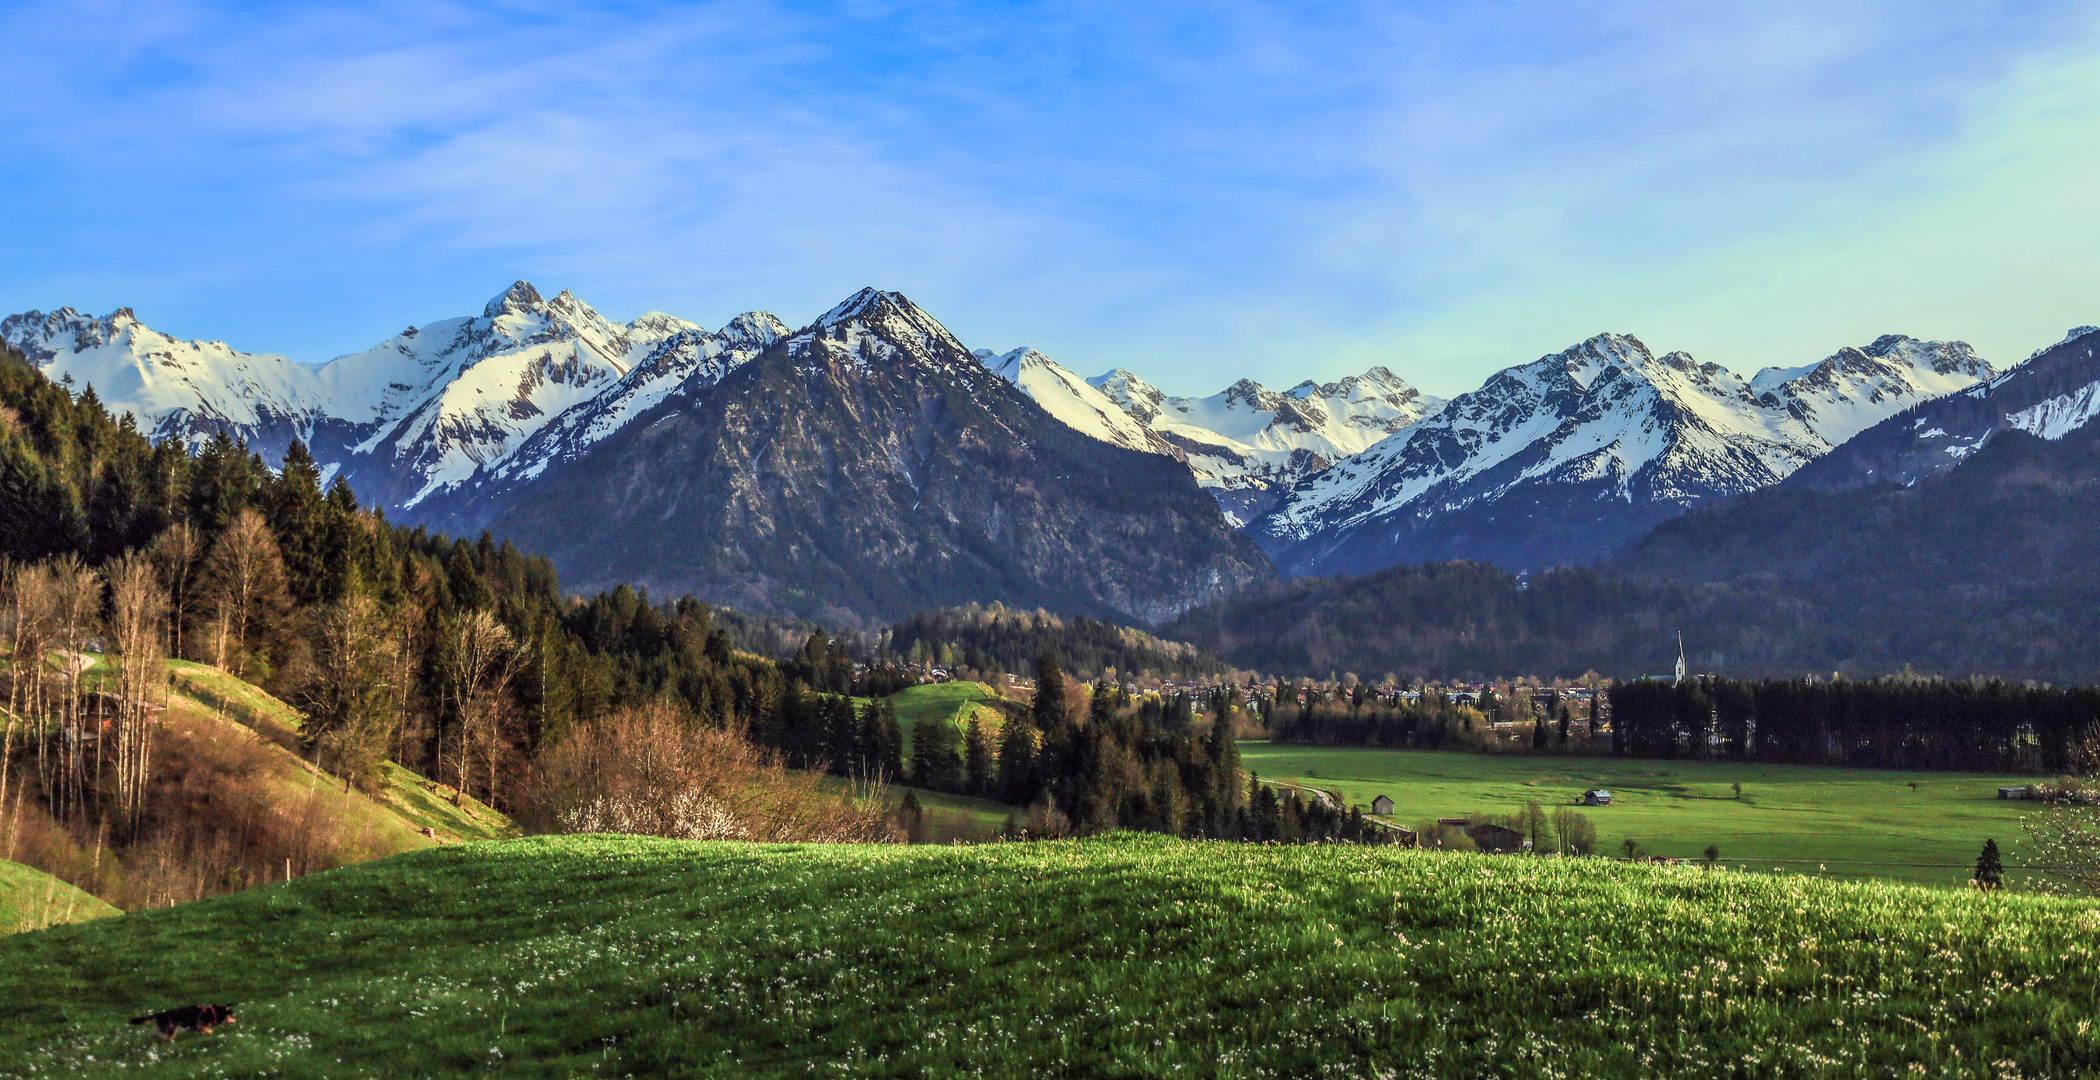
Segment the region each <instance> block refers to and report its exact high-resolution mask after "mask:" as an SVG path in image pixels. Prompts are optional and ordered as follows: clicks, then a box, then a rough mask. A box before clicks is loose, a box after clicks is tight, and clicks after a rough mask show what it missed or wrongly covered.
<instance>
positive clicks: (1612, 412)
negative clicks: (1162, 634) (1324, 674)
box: [1252, 334, 1991, 576]
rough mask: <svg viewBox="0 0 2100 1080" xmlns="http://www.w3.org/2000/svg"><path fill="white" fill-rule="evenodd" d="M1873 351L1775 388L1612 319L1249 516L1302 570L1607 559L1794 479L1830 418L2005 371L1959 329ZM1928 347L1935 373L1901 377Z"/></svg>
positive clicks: (1287, 566)
mask: <svg viewBox="0 0 2100 1080" xmlns="http://www.w3.org/2000/svg"><path fill="white" fill-rule="evenodd" d="M1869 349H1870V350H1873V351H1871V352H1870V351H1867V350H1853V351H1852V352H1851V353H1845V352H1841V353H1839V354H1837V355H1835V356H1833V357H1831V358H1827V359H1826V360H1824V361H1822V362H1819V363H1818V364H1815V365H1809V366H1807V367H1805V368H1802V369H1797V370H1795V371H1791V372H1787V371H1780V372H1778V374H1781V375H1784V376H1786V377H1785V378H1774V377H1773V375H1774V373H1775V369H1767V370H1766V371H1765V372H1761V373H1760V376H1759V377H1760V378H1764V379H1765V380H1766V385H1765V389H1764V392H1763V393H1761V394H1760V393H1755V392H1753V385H1752V383H1751V382H1750V381H1747V380H1744V379H1743V378H1742V377H1741V376H1739V375H1737V374H1735V373H1734V372H1732V371H1730V370H1728V369H1727V368H1724V367H1722V366H1720V365H1718V364H1714V363H1711V362H1702V361H1699V360H1696V359H1694V358H1693V357H1691V356H1690V355H1688V354H1686V353H1682V352H1672V353H1665V354H1662V355H1660V356H1657V355H1654V354H1653V353H1651V352H1650V351H1649V349H1648V347H1647V346H1646V345H1645V344H1644V343H1642V342H1641V341H1640V339H1638V338H1636V337H1633V336H1632V335H1628V334H1599V335H1597V336H1594V337H1592V338H1590V339H1588V340H1586V341H1584V342H1582V343H1580V344H1578V345H1576V346H1573V347H1571V348H1569V349H1565V350H1562V351H1561V352H1559V353H1554V354H1550V355H1548V356H1544V357H1541V358H1540V359H1538V360H1536V361H1533V362H1532V363H1530V364H1524V365H1518V366H1516V367H1511V368H1505V369H1503V370H1502V371H1500V372H1497V373H1496V374H1495V375H1493V376H1491V377H1490V378H1489V379H1488V380H1487V381H1486V382H1485V383H1483V384H1482V386H1481V388H1480V389H1479V390H1475V391H1472V392H1469V393H1466V394H1461V395H1459V396H1458V397H1455V398H1453V399H1451V401H1450V402H1448V403H1446V404H1445V405H1444V407H1443V408H1442V409H1440V410H1439V411H1438V412H1437V413H1436V414H1435V415H1433V416H1430V417H1428V418H1425V419H1423V420H1422V421H1419V422H1417V423H1416V424H1414V425H1412V426H1411V427H1409V428H1408V429H1407V430H1405V431H1403V432H1401V433H1399V434H1396V435H1395V436H1393V437H1392V438H1391V439H1388V440H1386V441H1383V442H1380V443H1378V444H1376V445H1374V446H1372V447H1371V448H1370V449H1368V450H1366V451H1364V452H1363V453H1362V454H1359V455H1357V456H1356V457H1354V458H1351V459H1348V460H1346V461H1344V462H1341V463H1338V464H1337V465H1336V466H1335V467H1333V468H1331V469H1328V470H1325V471H1323V472H1320V473H1318V474H1316V475H1314V476H1311V477H1309V478H1307V479H1306V480H1304V481H1302V482H1301V483H1300V484H1299V485H1298V486H1297V487H1295V488H1293V489H1292V490H1291V491H1290V493H1289V494H1288V495H1287V496H1285V498H1284V499H1283V500H1282V501H1281V502H1280V503H1279V504H1278V505H1277V506H1276V507H1275V508H1274V509H1273V510H1271V511H1270V512H1269V513H1268V514H1267V515H1266V516H1265V517H1263V518H1262V519H1261V520H1260V521H1258V522H1256V523H1255V524H1254V525H1253V527H1252V531H1253V532H1254V534H1255V535H1256V537H1257V540H1258V541H1259V542H1260V543H1261V544H1262V547H1263V550H1264V551H1266V552H1267V553H1268V554H1269V555H1270V557H1271V558H1272V559H1273V560H1275V561H1276V563H1277V565H1278V568H1279V569H1281V570H1283V571H1284V572H1285V573H1286V574H1287V575H1292V576H1297V575H1306V574H1331V573H1364V572H1368V571H1371V570H1377V569H1381V568H1383V567H1387V566H1396V565H1403V564H1409V563H1423V562H1436V561H1442V560H1445V559H1451V558H1471V559H1479V560H1483V561H1487V562H1493V563H1495V564H1497V565H1501V566H1505V567H1507V568H1509V569H1516V570H1521V569H1542V568H1544V567H1547V566H1552V565H1555V564H1559V563H1580V562H1589V561H1595V560H1597V559H1600V558H1603V557H1605V556H1607V555H1610V554H1612V553H1613V552H1615V551H1616V550H1618V549H1619V548H1620V547H1622V546H1623V545H1625V544H1627V543H1629V542H1631V541H1632V540H1634V539H1635V538H1637V537H1638V536H1639V535H1640V534H1641V533H1643V532H1645V531H1646V529H1648V528H1649V527H1652V526H1653V525H1655V524H1657V523H1658V522H1660V521H1663V520H1666V519H1668V518H1669V517H1672V516H1675V515H1676V514H1678V513H1680V512H1682V510H1683V509H1684V508H1685V507H1687V506H1690V505H1693V504H1695V503H1698V502H1701V501H1704V500H1706V499H1710V498H1715V497H1720V496H1727V495H1733V494H1740V493H1742V492H1746V491H1750V490H1755V489H1757V488H1761V487H1766V486H1769V485H1771V484H1775V483H1778V482H1779V481H1781V480H1783V479H1785V478H1786V477H1787V476H1789V475H1791V474H1792V473H1793V472H1794V471H1795V470H1797V469H1799V468H1800V467H1801V466H1803V465H1805V464H1806V463H1807V462H1809V461H1811V460H1813V459H1814V458H1816V457H1818V456H1821V455H1822V454H1824V453H1827V452H1828V451H1829V449H1830V443H1829V442H1828V441H1826V440H1825V439H1824V438H1823V437H1822V435H1820V434H1819V433H1818V430H1817V429H1818V427H1819V426H1820V427H1822V428H1823V429H1824V430H1829V431H1831V432H1832V433H1833V434H1836V433H1839V432H1843V431H1845V430H1846V429H1847V428H1849V427H1853V426H1856V425H1858V424H1859V423H1861V422H1862V416H1863V415H1872V414H1873V413H1875V412H1876V411H1880V412H1882V413H1884V414H1886V413H1887V412H1892V411H1895V410H1896V409H1897V408H1898V406H1900V404H1902V403H1903V402H1904V401H1907V400H1915V399H1918V398H1921V397H1924V396H1927V395H1931V394H1933V393H1935V392H1936V391H1939V390H1941V389H1943V388H1944V387H1945V386H1947V385H1950V384H1960V383H1962V381H1963V380H1964V379H1968V380H1970V382H1971V383H1973V381H1974V380H1976V379H1979V378H1985V377H1988V376H1989V374H1990V373H1991V369H1990V367H1989V365H1988V364H1986V363H1984V362H1983V361H1982V360H1980V359H1978V358H1976V357H1975V356H1974V354H1973V351H1971V350H1969V348H1968V346H1966V345H1963V344H1961V343H1958V342H1955V343H1942V342H1917V341H1915V340H1914V339H1910V338H1905V337H1901V336H1898V335H1889V336H1885V337H1883V338H1881V339H1878V340H1877V342H1876V343H1875V344H1874V345H1872V346H1870V347H1869ZM1891 357H1894V358H1895V359H1890V358H1891ZM1928 358H1929V360H1930V362H1931V364H1932V368H1931V371H1932V377H1931V378H1926V377H1923V376H1919V377H1917V378H1916V379H1915V380H1913V379H1910V378H1906V377H1904V376H1905V375H1906V374H1907V373H1909V372H1913V371H1914V370H1915V368H1916V366H1917V365H1918V364H1919V363H1920V362H1921V361H1922V360H1925V359H1928ZM1941 368H1945V370H1944V371H1943V370H1941ZM1848 387H1851V388H1864V389H1865V391H1866V393H1864V394H1861V395H1860V396H1859V397H1857V398H1855V397H1853V396H1852V395H1851V394H1850V393H1848V392H1847V389H1846V388H1848ZM1819 405H1820V409H1819V407H1818V406H1819ZM1839 406H1844V407H1843V408H1840V407H1839Z"/></svg>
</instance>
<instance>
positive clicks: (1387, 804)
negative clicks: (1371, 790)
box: [1371, 795, 1393, 817]
mask: <svg viewBox="0 0 2100 1080" xmlns="http://www.w3.org/2000/svg"><path fill="white" fill-rule="evenodd" d="M1371 812H1372V813H1373V814H1376V815H1378V816H1379V817H1391V816H1392V814H1393V800H1391V799H1389V798H1387V797H1386V796H1384V795H1380V796H1379V797H1377V798H1375V799H1372V800H1371Z"/></svg>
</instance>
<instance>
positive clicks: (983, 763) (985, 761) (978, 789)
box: [963, 716, 992, 795]
mask: <svg viewBox="0 0 2100 1080" xmlns="http://www.w3.org/2000/svg"><path fill="white" fill-rule="evenodd" d="M991 785H992V741H991V739H990V738H989V737H988V736H986V735H985V733H984V725H983V724H981V723H979V722H978V720H977V718H976V717H975V716H972V717H970V726H969V728H968V729H967V730H965V731H964V732H963V790H964V791H966V792H968V793H969V794H971V795H982V794H984V793H985V792H986V791H988V790H990V788H991Z"/></svg>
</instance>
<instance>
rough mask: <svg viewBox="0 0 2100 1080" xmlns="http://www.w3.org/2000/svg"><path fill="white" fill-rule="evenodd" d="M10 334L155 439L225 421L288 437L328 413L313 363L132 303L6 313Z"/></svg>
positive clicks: (242, 432)
mask: <svg viewBox="0 0 2100 1080" xmlns="http://www.w3.org/2000/svg"><path fill="white" fill-rule="evenodd" d="M0 341H5V342H6V343H7V344H8V345H9V346H11V347H13V348H14V349H16V350H17V351H19V352H21V353H22V355H23V356H24V357H25V358H26V359H27V360H28V361H29V362H30V363H31V364H32V365H34V366H35V367H36V368H37V370H39V371H41V372H43V373H44V375H45V376H46V377H47V378H49V379H51V380H52V381H53V382H63V381H65V380H67V379H69V378H70V379H71V380H72V382H73V384H74V385H76V386H78V387H80V388H82V389H85V388H87V387H90V386H91V387H93V388H94V389H95V393H96V395H97V396H98V397H100V398H101V399H102V403H103V404H104V405H105V406H106V407H107V408H108V409H109V410H110V412H111V413H112V414H118V415H121V414H123V413H127V412H128V413H131V414H132V415H133V416H134V417H136V418H137V419H138V421H139V424H140V426H141V428H143V429H144V430H146V431H148V432H150V433H151V434H152V435H153V436H154V437H155V438H179V439H182V440H184V441H185V442H187V443H188V444H190V445H192V446H195V445H198V444H201V443H202V442H203V441H204V440H205V439H208V438H209V437H210V436H211V435H212V434H213V433H215V432H218V431H221V430H224V431H227V432H228V433H230V434H232V435H234V436H235V437H237V438H242V439H255V438H258V437H262V436H264V435H265V434H266V433H274V434H276V435H277V436H278V437H287V433H289V432H294V431H303V430H305V429H306V428H308V427H310V426H311V425H312V423H313V422H314V420H315V419H316V418H317V417H319V416H320V415H321V414H322V412H323V410H324V408H325V405H326V402H327V394H326V393H325V391H324V390H323V388H322V387H320V386H319V385H318V384H317V382H316V380H315V378H314V374H313V371H312V370H311V369H310V368H306V367H303V366H301V365H299V364H295V363H293V362H292V361H291V360H289V359H287V358H285V357H283V356H279V355H276V354H274V353H244V352H240V351H238V350H236V349H234V348H232V347H231V346H229V345H227V344H226V343H225V342H223V341H180V340H177V339H175V338H172V337H169V336H168V335H166V334H163V333H161V332H159V331H157V330H155V329H153V328H152V327H150V326H147V325H146V324H145V323H142V322H140V321H139V320H138V317H137V315H136V314H134V313H133V311H132V310H131V309H130V308H118V309H117V310H115V311H113V312H111V313H110V314H108V315H106V316H104V317H102V318H99V319H98V318H95V317H93V316H88V315H83V314H81V313H80V312H78V311H75V310H74V309H72V308H70V307H64V308H60V309H58V310H57V311H54V312H51V313H50V314H48V315H47V314H45V313H43V312H40V311H29V312H24V313H22V314H20V315H12V316H9V317H8V318H7V319H5V320H0Z"/></svg>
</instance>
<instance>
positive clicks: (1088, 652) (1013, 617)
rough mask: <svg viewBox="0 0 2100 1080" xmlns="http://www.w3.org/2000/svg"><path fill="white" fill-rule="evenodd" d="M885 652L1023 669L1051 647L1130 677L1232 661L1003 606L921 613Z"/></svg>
mask: <svg viewBox="0 0 2100 1080" xmlns="http://www.w3.org/2000/svg"><path fill="white" fill-rule="evenodd" d="M886 648H887V650H888V651H889V652H890V653H891V654H893V655H895V656H897V657H899V658H902V659H904V660H906V661H908V662H910V663H913V664H920V665H925V664H935V665H940V666H943V667H950V668H970V669H973V670H976V671H981V672H993V673H1006V672H1012V673H1016V674H1019V673H1024V672H1027V671H1029V670H1030V668H1031V667H1032V665H1034V663H1035V661H1036V659H1037V658H1038V657H1041V656H1042V655H1043V654H1045V653H1048V654H1049V655H1051V656H1052V657H1054V658H1055V659H1056V660H1057V661H1058V663H1059V665H1060V666H1061V668H1062V669H1063V670H1065V671H1068V672H1072V673H1074V674H1076V675H1077V676H1078V677H1080V678H1083V679H1095V678H1101V677H1104V676H1106V675H1107V674H1108V673H1110V672H1114V673H1116V674H1118V675H1119V676H1121V677H1122V678H1125V679H1133V678H1137V677H1139V676H1141V675H1144V674H1147V673H1149V674H1150V675H1151V676H1152V677H1155V678H1163V679H1164V678H1181V679H1194V678H1198V677H1201V676H1215V675H1224V674H1226V673H1227V672H1229V671H1230V670H1231V665H1230V664H1228V663H1226V661H1225V660H1224V659H1222V658H1221V657H1218V656H1215V655H1212V654H1210V653H1207V652H1204V651H1203V650H1201V649H1198V648H1196V647H1194V646H1192V645H1187V644H1184V643H1182V642H1178V641H1167V640H1164V639H1162V638H1158V637H1155V636H1153V635H1151V634H1148V633H1146V632H1145V631H1143V630H1135V629H1132V628H1130V627H1127V626H1117V625H1116V624H1114V623H1108V622H1102V621H1100V620H1098V619H1090V618H1087V617H1085V616H1075V617H1071V618H1066V617H1062V616H1058V615H1053V614H1051V613H1049V612H1047V611H1042V610H1036V611H1022V610H1018V609H1014V608H1009V607H1006V606H1005V605H1003V604H998V603H993V604H988V605H978V604H969V605H966V606H963V607H954V608H943V609H940V610H937V611H921V612H918V613H916V614H914V615H912V616H911V617H909V618H906V619H903V620H901V621H899V622H898V623H897V624H896V625H895V626H894V627H892V628H891V630H890V633H889V635H888V641H887V642H886Z"/></svg>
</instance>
